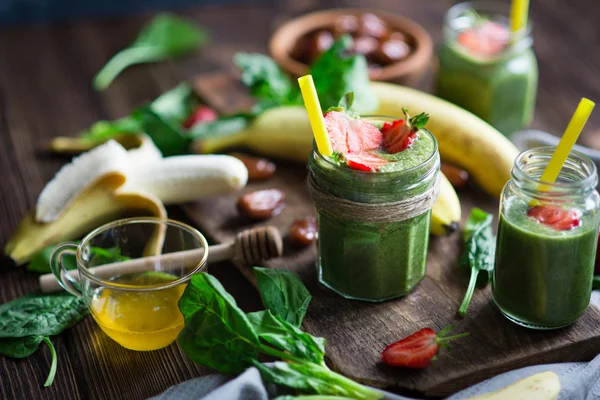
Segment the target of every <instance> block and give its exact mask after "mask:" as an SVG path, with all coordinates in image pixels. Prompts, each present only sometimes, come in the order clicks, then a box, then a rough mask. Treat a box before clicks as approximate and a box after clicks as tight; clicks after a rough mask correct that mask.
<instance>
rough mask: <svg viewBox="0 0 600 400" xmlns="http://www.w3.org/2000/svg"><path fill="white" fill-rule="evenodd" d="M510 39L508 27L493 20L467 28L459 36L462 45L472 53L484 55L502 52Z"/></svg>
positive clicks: (458, 39)
mask: <svg viewBox="0 0 600 400" xmlns="http://www.w3.org/2000/svg"><path fill="white" fill-rule="evenodd" d="M509 40H510V32H509V30H508V28H507V27H505V26H504V25H502V24H499V23H497V22H493V21H486V22H483V23H482V24H480V25H479V26H477V27H475V28H468V29H465V30H464V31H462V32H461V33H460V34H459V35H458V38H457V41H458V43H459V44H460V45H462V46H463V47H465V48H467V49H468V50H470V51H471V52H472V53H475V54H479V55H483V56H491V55H494V54H498V53H501V52H502V51H504V49H505V48H506V46H507V45H508V42H509Z"/></svg>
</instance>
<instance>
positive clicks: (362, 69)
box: [310, 35, 379, 114]
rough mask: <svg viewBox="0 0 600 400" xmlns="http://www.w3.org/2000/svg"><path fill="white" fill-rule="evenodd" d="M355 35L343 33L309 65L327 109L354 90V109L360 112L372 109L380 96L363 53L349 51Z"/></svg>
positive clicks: (367, 111)
mask: <svg viewBox="0 0 600 400" xmlns="http://www.w3.org/2000/svg"><path fill="white" fill-rule="evenodd" d="M351 47H352V37H351V36H349V35H344V36H342V37H341V38H339V39H338V40H337V41H336V42H335V43H334V44H333V46H331V47H330V48H329V50H327V51H326V52H324V53H323V54H321V55H320V56H319V58H318V59H317V60H316V61H315V63H314V64H313V65H312V67H311V69H310V73H311V74H312V76H313V79H314V81H315V87H316V89H317V93H318V94H319V101H320V103H321V105H322V106H323V107H324V108H325V109H326V108H327V107H329V106H330V105H332V104H337V103H338V101H339V100H340V99H341V98H342V97H343V96H344V95H345V94H346V93H349V92H354V106H353V109H354V111H356V112H357V113H359V114H365V113H369V112H373V111H375V110H376V109H377V107H378V105H379V104H378V100H377V96H376V95H375V93H373V90H372V89H371V85H370V80H369V68H368V66H367V60H366V58H365V57H364V56H363V55H359V54H352V53H350V48H351Z"/></svg>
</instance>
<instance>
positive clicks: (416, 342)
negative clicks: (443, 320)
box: [381, 325, 469, 369]
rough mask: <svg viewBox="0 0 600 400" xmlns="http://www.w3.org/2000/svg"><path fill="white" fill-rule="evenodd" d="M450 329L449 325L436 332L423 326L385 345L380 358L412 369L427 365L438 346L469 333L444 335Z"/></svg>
mask: <svg viewBox="0 0 600 400" xmlns="http://www.w3.org/2000/svg"><path fill="white" fill-rule="evenodd" d="M452 329H454V326H453V325H450V326H447V327H446V328H444V329H442V330H441V331H440V333H439V334H436V333H435V332H434V331H433V329H431V328H423V329H421V330H420V331H418V332H415V333H413V334H412V335H410V336H409V337H407V338H404V339H402V340H399V341H397V342H396V343H392V344H390V345H389V346H387V347H386V348H385V350H383V352H382V353H381V359H382V360H383V362H384V363H386V364H388V365H391V366H394V367H407V368H414V369H421V368H425V367H428V366H430V365H431V362H432V361H433V359H434V358H435V356H436V354H437V353H438V351H439V350H440V348H442V347H444V346H447V343H446V342H448V341H449V340H453V339H458V338H460V337H463V336H467V335H468V334H469V333H468V332H465V333H461V334H458V335H454V336H448V337H444V335H445V334H447V333H448V332H450V331H451V330H452Z"/></svg>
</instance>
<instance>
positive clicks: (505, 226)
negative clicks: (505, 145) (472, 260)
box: [493, 147, 600, 329]
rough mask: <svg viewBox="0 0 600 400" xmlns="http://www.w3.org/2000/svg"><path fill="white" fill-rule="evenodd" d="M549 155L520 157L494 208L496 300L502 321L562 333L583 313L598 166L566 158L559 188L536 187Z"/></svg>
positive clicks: (544, 151) (599, 203)
mask: <svg viewBox="0 0 600 400" xmlns="http://www.w3.org/2000/svg"><path fill="white" fill-rule="evenodd" d="M553 152H554V148H553V147H539V148H534V149H531V150H528V151H526V152H524V153H522V154H521V155H519V157H517V159H516V160H515V165H514V167H513V170H512V179H511V180H510V181H509V183H508V184H507V185H506V187H505V188H504V191H503V193H502V200H501V205H500V218H499V224H498V237H497V246H496V262H495V266H494V276H493V292H494V301H495V302H496V305H497V306H498V307H499V308H500V310H501V311H502V313H503V314H504V315H505V316H506V317H507V318H508V319H510V320H511V321H513V322H515V323H517V324H519V325H523V326H526V327H529V328H534V329H555V328H560V327H563V326H566V325H569V324H571V323H573V322H575V321H576V320H577V319H578V318H579V317H580V316H581V315H582V314H583V313H584V312H585V310H586V309H587V307H588V305H589V303H590V296H591V291H592V277H593V274H594V262H595V255H596V247H597V244H598V224H599V223H600V210H599V208H600V196H599V195H598V192H596V184H597V183H598V176H597V173H596V167H595V165H594V163H593V162H592V161H591V160H590V159H589V158H587V157H586V156H584V155H583V154H580V153H578V152H571V154H570V155H569V157H568V159H567V161H566V163H565V165H564V166H563V168H562V170H561V172H560V175H559V177H558V180H557V182H556V183H554V184H544V185H541V182H540V180H539V179H540V176H541V174H542V172H543V170H544V169H545V167H546V165H547V164H548V160H549V159H550V157H551V156H552V153H553Z"/></svg>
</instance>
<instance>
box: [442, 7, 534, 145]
mask: <svg viewBox="0 0 600 400" xmlns="http://www.w3.org/2000/svg"><path fill="white" fill-rule="evenodd" d="M509 12H510V4H509V2H506V3H501V2H494V1H473V2H467V3H461V4H457V5H456V6H454V7H452V8H451V9H450V10H449V11H448V13H447V14H446V18H445V22H444V30H443V40H442V44H441V46H440V49H439V51H438V58H439V70H438V73H437V89H436V90H437V95H438V96H439V97H441V98H443V99H445V100H448V101H450V102H452V103H454V104H456V105H458V106H460V107H462V108H465V109H466V110H468V111H471V112H472V113H474V114H476V115H477V116H479V117H480V118H482V119H483V120H485V121H487V122H488V123H489V124H491V125H492V126H494V127H495V128H496V129H498V130H499V131H500V132H502V133H503V134H505V135H507V136H508V135H510V134H512V133H514V132H515V131H518V130H520V129H523V128H526V127H528V126H529V125H530V124H531V121H532V119H533V114H534V109H535V100H536V92H537V83H538V67H537V60H536V58H535V55H534V53H533V50H532V49H531V46H532V44H533V39H532V37H531V24H528V25H527V26H526V28H524V29H523V31H522V32H517V33H515V34H513V35H511V33H510V28H509V19H508V15H509Z"/></svg>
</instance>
